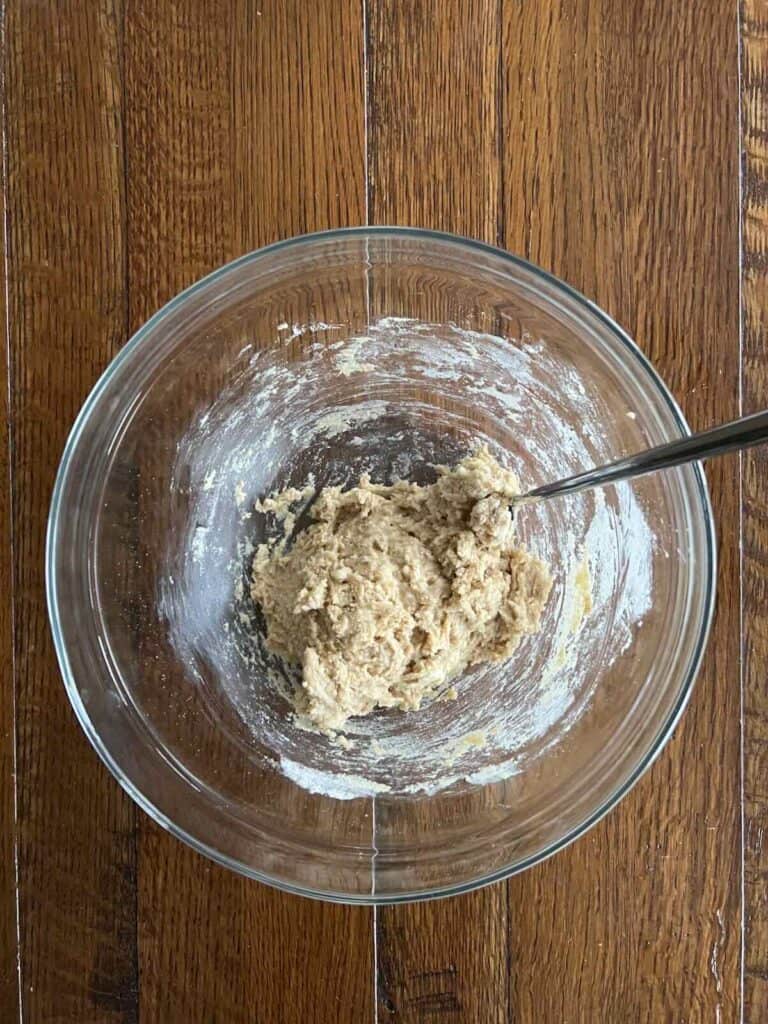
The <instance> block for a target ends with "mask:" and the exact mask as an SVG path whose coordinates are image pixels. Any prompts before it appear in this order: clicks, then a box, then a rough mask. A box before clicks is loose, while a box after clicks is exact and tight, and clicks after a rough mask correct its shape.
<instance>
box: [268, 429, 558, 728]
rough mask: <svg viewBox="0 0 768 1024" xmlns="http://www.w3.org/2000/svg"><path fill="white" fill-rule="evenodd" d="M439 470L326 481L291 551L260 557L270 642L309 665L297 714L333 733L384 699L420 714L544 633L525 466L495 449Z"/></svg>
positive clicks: (274, 548)
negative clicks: (518, 529)
mask: <svg viewBox="0 0 768 1024" xmlns="http://www.w3.org/2000/svg"><path fill="white" fill-rule="evenodd" d="M438 473H439V476H438V479H437V481H436V482H435V483H434V484H431V485H429V486H419V485H418V484H414V483H408V482H406V481H400V482H398V483H396V484H394V485H393V486H383V485H379V484H374V483H371V481H370V480H369V478H368V477H367V476H363V477H362V478H361V479H360V483H359V485H358V486H357V487H355V488H353V489H352V490H349V491H342V490H341V488H338V487H328V488H325V489H324V490H323V491H322V492H321V494H320V496H319V497H318V499H317V501H316V503H315V505H314V506H313V508H312V519H313V520H314V521H313V522H312V524H311V525H310V526H309V527H308V528H307V529H306V530H304V531H303V532H301V533H300V534H299V536H298V537H297V538H296V540H295V543H294V544H293V545H292V547H290V549H286V545H285V542H284V541H281V542H278V543H274V542H273V543H272V544H262V545H261V546H260V547H259V548H258V549H257V551H256V554H255V556H254V560H253V574H252V585H251V594H252V596H253V598H254V600H255V601H256V602H257V603H258V604H259V605H260V606H261V608H262V610H263V613H264V616H265V620H266V626H267V644H268V646H269V648H270V650H272V651H273V652H274V653H275V654H277V655H280V656H281V657H283V658H284V659H285V660H286V661H288V662H290V663H292V664H295V665H300V666H301V669H302V687H301V690H300V691H299V692H298V693H297V696H296V710H297V711H298V712H299V713H300V714H302V715H304V716H306V717H307V718H308V719H309V720H310V721H311V722H312V723H313V724H314V725H315V726H316V727H317V728H318V729H320V730H321V731H323V732H326V733H333V732H334V731H335V730H338V729H340V728H341V727H342V726H343V725H344V723H345V721H346V720H347V719H348V718H350V717H352V716H353V715H365V714H368V713H369V712H370V711H372V710H373V709H374V708H377V707H398V708H403V709H405V710H410V709H414V708H418V707H419V705H420V704H421V702H422V700H423V699H424V698H425V697H427V696H429V695H430V694H433V693H435V692H436V691H439V690H441V689H443V688H445V686H446V684H447V682H448V681H449V680H450V679H451V678H452V677H454V676H456V675H458V674H459V673H460V672H461V671H462V670H463V669H465V668H467V667H468V666H469V665H475V664H477V663H478V662H482V661H501V660H503V659H504V658H507V657H509V655H510V654H511V653H512V652H513V651H514V649H515V648H516V647H517V645H518V644H519V643H520V640H521V638H522V637H523V636H524V635H526V634H529V633H535V632H536V630H537V629H538V628H539V624H540V621H541V613H542V610H543V608H544V605H545V603H546V600H547V597H548V595H549V591H550V586H551V579H550V574H549V571H548V569H547V567H546V566H545V565H544V564H543V563H542V562H541V561H539V559H537V558H534V557H533V556H532V555H530V554H528V552H526V551H525V550H523V549H522V548H520V547H517V546H516V545H515V540H514V529H513V524H512V517H511V515H510V513H509V510H508V507H507V500H506V499H507V498H509V497H511V496H513V495H515V494H517V493H519V490H518V486H517V480H516V478H515V476H514V474H512V473H510V472H509V471H507V470H505V469H503V468H502V467H501V466H500V465H499V464H498V462H497V461H496V460H495V459H494V458H493V456H492V455H491V454H490V453H489V452H488V450H487V449H485V448H481V449H479V450H478V451H477V452H475V454H474V455H472V456H469V457H468V458H465V459H464V460H463V461H462V462H460V463H459V464H458V465H457V466H455V467H454V468H453V469H448V468H446V467H441V468H440V469H439V470H438ZM284 493H285V498H286V501H284V502H281V496H280V495H279V494H278V495H273V496H272V498H271V499H268V502H269V503H271V504H270V505H269V506H268V505H267V504H266V503H265V506H264V507H265V508H266V507H270V510H271V511H273V512H274V511H277V512H278V515H279V513H280V509H281V508H283V509H284V510H285V511H287V509H288V507H289V502H290V500H295V497H296V496H297V495H299V492H296V491H291V492H284ZM291 519H292V517H291ZM288 532H289V531H288Z"/></svg>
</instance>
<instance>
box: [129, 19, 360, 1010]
mask: <svg viewBox="0 0 768 1024" xmlns="http://www.w3.org/2000/svg"><path fill="white" fill-rule="evenodd" d="M125 67H126V74H125V81H126V92H127V148H128V157H129V168H130V171H129V184H128V233H129V238H130V250H129V259H128V266H129V283H130V296H131V301H130V320H131V325H132V327H134V328H135V327H137V326H138V325H139V324H140V323H141V322H142V321H143V320H144V319H146V317H147V316H148V315H149V314H150V313H152V312H153V310H154V309H156V308H157V307H158V306H159V305H160V304H161V303H162V302H164V301H165V300H167V299H168V298H170V297H171V296H172V295H173V294H175V293H176V292H177V291H179V289H181V288H182V287H184V286H185V285H187V284H189V283H190V282H191V281H193V280H194V279H195V278H197V277H199V276H201V275H202V274H203V273H205V272H206V271H208V270H211V269H213V268H214V267H215V266H217V265H219V264H221V263H223V262H225V261H226V260H228V259H231V258H233V257H234V256H236V255H239V254H240V253H241V252H242V251H245V250H248V249H252V248H256V247H257V246H259V245H262V244H265V243H267V242H271V241H274V240H275V239H276V238H279V237H282V236H287V235H290V234H295V233H297V232H300V231H305V230H312V229H320V228H326V227H331V226H334V225H338V224H344V223H359V222H361V221H362V219H363V217H364V199H365V190H364V178H363V166H364V161H363V158H362V154H363V139H364V116H363V109H362V96H363V89H362V8H360V7H359V5H358V6H357V7H355V8H354V9H352V8H348V7H346V6H344V7H343V8H342V9H340V8H339V6H338V5H337V4H334V3H333V2H332V0H322V2H321V3H318V4H312V5H308V4H305V3H302V2H301V0H289V2H286V3H281V4H274V5H268V4H266V3H265V4H263V5H254V4H252V3H248V2H247V0H215V2H213V3H203V2H202V0H200V2H195V3H191V4H179V5H175V4H163V5H160V6H159V7H158V5H157V4H155V3H150V2H148V0H138V2H135V3H132V4H131V5H130V6H129V8H128V10H127V18H126V49H125ZM140 832H141V838H140V858H139V865H140V867H139V915H140V943H139V949H140V963H141V977H142V987H141V1005H140V1010H141V1016H142V1018H143V1019H147V1020H177V1019H179V1020H181V1019H183V1020H184V1021H190V1022H194V1021H205V1022H208V1021H212V1020H217V1021H219V1020H220V1021H227V1022H236V1021H243V1022H246V1021H247V1022H249V1024H250V1022H252V1021H254V1020H256V1021H264V1022H267V1021H270V1022H271V1021H281V1022H286V1024H289V1022H291V1021H297V1022H299V1021H301V1022H302V1024H303V1022H305V1021H311V1020H334V1021H339V1022H350V1024H353V1022H354V1024H357V1022H358V1021H363V1020H366V1019H370V1017H371V1016H372V1009H373V994H372V969H371V962H372V913H371V911H369V910H366V909H364V908H347V907H340V906H331V905H327V906H326V905H320V904H317V903H314V902H311V901H309V900H302V899H299V898H296V897H291V896H287V895H284V894H281V893H278V892H276V891H274V890H271V889H269V888H267V887H265V886H262V885H258V884H257V883H254V882H249V881H247V880H245V879H243V878H240V877H238V876H236V875H234V874H232V873H230V872H227V871H225V870H224V869H222V868H220V867H218V866H216V865H213V864H210V863H209V862H208V861H206V860H204V859H203V858H201V857H200V856H199V855H197V854H196V853H194V852H193V851H191V850H190V849H188V848H187V847H185V846H183V845H182V844H181V843H179V842H177V841H176V840H174V839H172V838H170V837H169V836H168V835H166V834H165V833H164V832H162V831H161V830H160V829H159V828H157V827H155V826H154V825H152V824H151V823H150V822H149V821H148V820H147V819H145V818H143V817H142V819H141V822H140Z"/></svg>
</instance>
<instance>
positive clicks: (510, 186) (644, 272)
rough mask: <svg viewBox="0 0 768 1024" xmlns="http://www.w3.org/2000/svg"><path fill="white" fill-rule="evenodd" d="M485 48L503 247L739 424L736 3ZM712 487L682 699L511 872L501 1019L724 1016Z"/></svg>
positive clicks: (574, 17) (727, 962) (728, 991)
mask: <svg viewBox="0 0 768 1024" xmlns="http://www.w3.org/2000/svg"><path fill="white" fill-rule="evenodd" d="M702 24H706V26H707V29H706V32H702V31H701V25H702ZM502 52H503V53H504V55H505V62H504V70H503V79H504V82H503V87H504V94H503V96H502V100H501V103H502V107H503V110H504V131H503V138H504V140H505V143H504V152H503V164H504V167H505V177H504V183H503V192H504V225H505V235H504V238H505V243H506V245H507V247H508V248H510V249H512V250H514V251H518V252H521V253H523V254H524V255H526V256H529V257H530V258H531V259H533V260H534V261H536V262H539V263H540V264H542V265H544V266H545V267H547V268H549V269H551V270H553V271H554V272H555V273H557V274H559V275H560V276H562V277H564V278H566V279H567V280H568V281H570V282H571V283H572V284H574V285H575V286H576V287H578V288H580V289H582V290H584V291H585V292H586V293H587V294H588V295H589V296H590V297H591V298H594V299H595V300H596V301H597V302H598V303H599V304H600V305H602V306H603V307H604V308H605V309H607V311H608V312H609V313H611V314H612V315H613V316H614V317H616V318H617V319H618V320H619V322H620V323H623V324H624V325H625V326H626V327H627V329H628V330H629V331H630V333H631V334H633V335H634V337H635V338H636V339H637V340H638V342H639V343H640V345H641V346H642V347H643V348H644V349H645V351H646V352H647V353H648V354H649V355H650V356H651V357H652V359H653V360H654V362H655V363H656V365H657V366H658V368H659V370H660V371H661V373H662V375H663V376H664V378H665V379H666V380H667V381H668V382H669V384H670V385H671V386H672V388H673V390H674V392H675V394H676V395H677V396H678V398H679V399H680V400H681V401H682V403H683V406H684V409H685V412H686V414H687V415H688V416H689V417H690V419H691V421H692V423H693V424H694V425H696V426H703V425H704V424H707V423H713V422H717V421H718V420H723V419H727V418H729V417H731V416H735V415H736V414H737V413H738V352H739V337H738V321H737V311H738V267H737V248H738V210H737V196H738V160H737V149H736V147H735V145H734V137H735V134H736V132H737V126H738V96H737V90H738V86H737V38H736V9H735V6H734V5H732V4H730V3H727V2H724V0H723V2H721V0H707V2H705V3H700V4H697V5H695V7H694V6H690V5H680V4H658V3H655V2H643V3H638V4H624V3H620V2H616V0H601V2H587V0H561V2H558V3H554V4H538V5H535V4H533V5H532V4H517V3H514V2H505V3H504V39H503V46H502ZM708 476H709V480H710V484H711V488H712V494H713V498H714V504H715V512H716V515H717V520H718V530H719V542H720V572H719V603H718V613H717V619H716V622H715V625H714V631H713V635H712V639H711V641H710V646H709V650H708V654H707V657H706V661H705V665H704V668H703V671H702V673H701V676H700V678H699V681H698V685H697V687H696V690H695V692H694V696H693V699H692V702H691V705H690V707H689V710H688V711H687V713H686V716H685V719H684V721H683V724H682V725H681V726H680V728H679V730H678V733H677V736H676V739H675V740H674V742H673V743H672V744H671V745H670V747H669V748H668V749H667V751H666V752H665V753H664V754H663V755H662V757H661V758H660V760H659V761H658V763H657V764H656V766H655V767H654V769H653V770H652V771H651V772H650V773H649V774H648V775H647V776H646V777H645V778H644V779H643V781H642V782H641V783H640V784H639V785H638V786H637V787H636V789H635V790H634V791H633V793H632V794H631V795H630V796H629V797H628V798H627V799H626V800H625V801H624V802H623V803H622V805H621V806H620V807H619V808H618V809H617V810H616V811H614V812H613V813H612V814H611V815H610V816H609V817H608V818H607V819H606V821H604V822H603V823H602V824H601V825H600V826H599V827H598V828H596V829H594V830H593V831H592V832H591V833H590V834H589V836H588V837H586V838H585V839H583V840H582V841H580V842H578V843H577V844H575V845H574V846H573V847H571V848H570V849H569V850H568V851H566V852H564V853H563V854H560V855H558V856H557V857H555V858H554V859H553V860H551V861H549V862H547V863H545V864H543V865H541V866H539V867H538V868H537V869H535V870H533V871H531V872H529V873H527V874H525V875H522V876H520V877H518V878H516V879H513V880H511V881H510V883H509V886H508V888H509V900H510V942H511V946H510V962H511V965H512V979H511V984H512V998H511V1006H512V1007H514V1011H513V1016H514V1017H515V1019H520V1020H534V1019H535V1020H537V1021H540V1022H542V1024H544V1022H549V1021H551V1022H559V1021H563V1020H612V1021H635V1020H672V1019H674V1020H678V1019H689V1018H690V1019H696V1020H723V1021H725V1020H737V1019H738V1015H739V973H740V963H739V959H740V894H739V888H740V864H739V854H740V850H739V843H740V830H739V644H738V637H739V607H738V601H739V598H738V595H739V559H738V544H739V533H738V519H739V513H738V490H739V477H738V465H737V461H736V460H735V459H731V460H729V461H723V462H718V463H716V464H713V465H712V466H711V467H710V468H709V470H708ZM553 978H556V983H555V984H553Z"/></svg>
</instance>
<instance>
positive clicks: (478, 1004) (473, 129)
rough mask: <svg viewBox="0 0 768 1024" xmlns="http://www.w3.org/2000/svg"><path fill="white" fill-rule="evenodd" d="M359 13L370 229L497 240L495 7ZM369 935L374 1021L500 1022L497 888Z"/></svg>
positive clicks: (385, 910)
mask: <svg viewBox="0 0 768 1024" xmlns="http://www.w3.org/2000/svg"><path fill="white" fill-rule="evenodd" d="M367 6H368V37H369V38H368V50H369V53H368V58H369V72H370V75H369V120H368V124H369V171H370V186H369V197H370V219H371V223H374V224H411V225H418V226H423V227H429V228H438V229H444V230H449V231H454V232H457V233H458V234H463V235H471V236H474V237H476V238H482V239H485V240H486V241H489V242H496V241H497V232H498V227H499V214H500V206H499V160H498V148H499V127H500V126H499V123H498V113H497V107H496V81H497V72H498V58H499V34H498V6H497V4H496V3H495V2H492V0H472V2H469V3H467V2H460V0H449V2H446V3H442V4H439V5H434V4H422V3H408V4H403V3H399V2H398V0H370V2H369V3H368V5H367ZM414 813H416V811H414ZM377 939H378V942H377V946H378V964H377V974H378V1012H379V1017H380V1019H381V1020H396V1021H403V1022H406V1021H422V1020H428V1019H429V1020H431V1019H432V1018H433V1017H435V1018H437V1017H442V1016H445V1017H446V1018H448V1017H450V1018H451V1019H457V1020H461V1021H467V1022H470V1021H471V1022H475V1021H476V1022H478V1024H490V1022H492V1021H499V1022H501V1021H506V1020H507V906H506V897H505V892H504V887H503V886H494V887H491V888H486V889H482V890H480V891H478V892H475V893H471V894H469V895H467V896H462V897H460V898H456V899H449V900H441V901H439V902H437V903H432V904H413V905H401V906H393V907H382V908H381V909H380V910H379V911H378V913H377Z"/></svg>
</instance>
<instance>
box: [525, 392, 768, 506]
mask: <svg viewBox="0 0 768 1024" xmlns="http://www.w3.org/2000/svg"><path fill="white" fill-rule="evenodd" d="M764 441H768V410H766V411H764V412H757V413H754V414H753V415H752V416H744V417H743V418H742V419H740V420H733V422H731V423H724V424H722V425H721V426H719V427H712V428H710V429H709V430H703V431H702V432H701V433H699V434H691V435H690V436H689V437H683V438H681V439H680V440H679V441H671V442H670V443H669V444H662V445H659V446H658V447H657V448H648V449H647V450H646V451H643V452H637V453H636V454H635V455H628V456H627V458H625V459H619V461H618V462H611V463H609V464H608V465H607V466H599V467H598V468H597V469H590V470H587V472H586V473H578V474H577V475H576V476H569V477H568V478H567V479H565V480H557V481H556V482H555V483H553V484H544V486H543V487H537V488H535V490H533V491H528V493H527V494H520V495H519V496H518V497H516V498H513V499H512V501H511V503H510V509H511V510H512V512H514V510H515V508H516V507H517V506H518V505H530V504H532V503H533V502H535V501H543V500H544V499H545V498H555V497H557V496H558V495H561V494H575V493H576V492H577V491H585V490H587V489H588V488H590V487H599V486H600V485H602V484H610V483H615V482H616V481H618V480H629V479H630V478H632V477H636V476H643V475H644V474H645V473H655V472H656V470H657V469H669V467H670V466H679V465H680V464H681V463H683V462H693V461H695V460H696V459H710V458H712V457H713V456H714V455H725V453H726V452H732V451H737V450H738V449H741V448H751V447H752V446H753V445H756V444H762V443H763V442H764Z"/></svg>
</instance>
